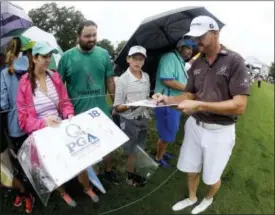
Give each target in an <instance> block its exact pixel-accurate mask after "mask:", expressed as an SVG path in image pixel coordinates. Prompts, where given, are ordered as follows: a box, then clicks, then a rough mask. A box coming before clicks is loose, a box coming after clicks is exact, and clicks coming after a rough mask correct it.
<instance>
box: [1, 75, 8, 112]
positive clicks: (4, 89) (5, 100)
mask: <svg viewBox="0 0 275 215" xmlns="http://www.w3.org/2000/svg"><path fill="white" fill-rule="evenodd" d="M5 72H6V71H2V72H1V77H0V80H1V82H0V83H1V97H0V99H1V100H0V101H1V102H0V104H1V109H2V110H7V109H8V108H9V98H8V89H7V84H6V82H5V77H4V74H5Z"/></svg>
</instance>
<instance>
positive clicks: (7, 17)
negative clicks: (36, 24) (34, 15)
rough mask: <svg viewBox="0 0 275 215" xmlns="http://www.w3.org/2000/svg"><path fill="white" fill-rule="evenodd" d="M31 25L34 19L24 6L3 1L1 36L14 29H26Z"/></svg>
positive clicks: (0, 25) (0, 21) (0, 23)
mask: <svg viewBox="0 0 275 215" xmlns="http://www.w3.org/2000/svg"><path fill="white" fill-rule="evenodd" d="M30 26H32V20H31V18H30V17H29V16H28V15H27V13H26V12H25V11H24V10H23V8H21V7H19V6H17V5H15V4H12V3H10V2H9V1H1V20H0V27H1V32H0V36H1V38H2V36H3V35H5V34H8V33H9V32H11V31H13V30H16V29H22V28H23V29H26V28H29V27H30Z"/></svg>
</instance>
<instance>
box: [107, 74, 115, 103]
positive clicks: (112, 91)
mask: <svg viewBox="0 0 275 215" xmlns="http://www.w3.org/2000/svg"><path fill="white" fill-rule="evenodd" d="M107 88H108V92H109V94H110V97H111V99H112V102H114V98H115V90H116V86H115V81H114V78H113V77H109V78H108V79H107Z"/></svg>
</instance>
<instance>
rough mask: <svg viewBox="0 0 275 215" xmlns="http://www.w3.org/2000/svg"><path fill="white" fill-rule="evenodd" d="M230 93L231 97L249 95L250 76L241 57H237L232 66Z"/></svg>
mask: <svg viewBox="0 0 275 215" xmlns="http://www.w3.org/2000/svg"><path fill="white" fill-rule="evenodd" d="M229 91H230V94H231V96H236V95H249V94H250V93H249V76H248V73H247V69H246V66H245V63H244V60H243V59H242V57H241V56H240V55H236V56H235V57H234V59H233V63H232V66H231V76H230V80H229Z"/></svg>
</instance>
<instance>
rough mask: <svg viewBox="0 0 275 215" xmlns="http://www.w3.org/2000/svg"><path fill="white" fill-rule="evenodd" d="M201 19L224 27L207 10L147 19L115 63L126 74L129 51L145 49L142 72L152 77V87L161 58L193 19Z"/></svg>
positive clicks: (190, 9)
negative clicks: (213, 21) (213, 20)
mask: <svg viewBox="0 0 275 215" xmlns="http://www.w3.org/2000/svg"><path fill="white" fill-rule="evenodd" d="M200 15H204V16H210V17H212V18H213V19H215V20H216V21H217V23H218V25H219V27H220V29H221V28H222V27H223V26H224V24H223V23H222V22H221V21H220V20H218V19H217V18H216V17H215V16H214V15H213V14H211V13H210V12H209V11H208V10H206V9H205V8H204V7H183V8H179V9H175V10H171V11H167V12H164V13H161V14H158V15H156V16H152V17H149V18H146V19H145V20H144V21H143V22H142V23H141V24H140V26H139V27H138V29H137V30H136V31H135V32H134V34H133V35H132V36H131V38H130V39H129V40H128V42H127V43H126V45H125V46H124V47H123V49H122V51H121V52H120V53H119V55H118V57H117V58H116V60H115V63H116V64H117V65H118V66H119V67H120V68H121V69H123V70H124V71H125V70H126V69H127V67H128V65H127V62H126V57H127V54H128V51H129V49H130V47H131V46H133V45H141V46H143V47H145V48H146V49H147V56H148V58H147V59H146V62H145V65H144V68H143V69H144V71H145V72H147V73H149V75H150V78H151V86H152V87H153V86H154V74H155V73H156V70H157V65H158V62H159V59H160V56H161V55H162V54H164V53H165V52H168V51H170V50H171V49H174V48H175V46H176V43H177V41H178V40H179V39H180V38H181V37H182V36H183V35H184V34H186V33H187V32H188V31H189V28H190V23H191V21H192V19H194V18H195V17H197V16H200Z"/></svg>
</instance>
